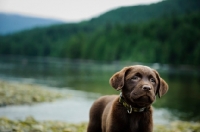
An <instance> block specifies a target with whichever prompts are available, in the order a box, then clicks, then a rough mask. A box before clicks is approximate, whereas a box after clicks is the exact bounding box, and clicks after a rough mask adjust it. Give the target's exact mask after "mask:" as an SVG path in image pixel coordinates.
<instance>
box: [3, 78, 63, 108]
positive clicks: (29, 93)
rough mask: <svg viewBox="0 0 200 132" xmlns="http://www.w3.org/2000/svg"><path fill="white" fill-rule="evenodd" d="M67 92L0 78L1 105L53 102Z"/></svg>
mask: <svg viewBox="0 0 200 132" xmlns="http://www.w3.org/2000/svg"><path fill="white" fill-rule="evenodd" d="M66 96H67V95H66V94H63V93H61V92H58V91H55V90H54V91H53V90H49V89H45V88H44V87H43V88H42V86H39V85H35V84H34V85H33V84H24V83H19V82H7V81H2V80H0V107H3V106H8V105H23V104H29V105H32V104H35V103H39V102H52V101H53V100H56V99H59V98H64V97H66Z"/></svg>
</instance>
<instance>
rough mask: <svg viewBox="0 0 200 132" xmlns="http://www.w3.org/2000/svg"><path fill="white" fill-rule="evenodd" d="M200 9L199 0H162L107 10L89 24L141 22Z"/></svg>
mask: <svg viewBox="0 0 200 132" xmlns="http://www.w3.org/2000/svg"><path fill="white" fill-rule="evenodd" d="M199 10H200V0H163V1H161V2H158V3H154V4H150V5H138V6H129V7H127V6H126V7H121V8H117V9H114V10H111V11H108V12H106V13H104V14H102V15H100V16H99V17H97V18H92V19H91V20H90V21H89V22H90V24H94V25H99V24H128V23H133V22H134V23H141V22H145V21H148V20H152V19H155V18H159V17H162V16H169V15H172V14H173V15H181V14H185V13H190V12H193V11H199Z"/></svg>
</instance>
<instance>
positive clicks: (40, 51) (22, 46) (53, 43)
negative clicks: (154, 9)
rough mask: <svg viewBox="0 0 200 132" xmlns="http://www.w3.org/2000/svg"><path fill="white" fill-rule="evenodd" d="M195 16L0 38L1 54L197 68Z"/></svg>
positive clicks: (199, 48)
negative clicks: (180, 65) (185, 65)
mask: <svg viewBox="0 0 200 132" xmlns="http://www.w3.org/2000/svg"><path fill="white" fill-rule="evenodd" d="M199 16H200V12H193V13H188V14H185V15H171V16H168V17H161V18H157V19H154V20H151V21H149V22H145V23H138V24H136V23H129V24H123V25H121V24H110V23H106V24H105V26H99V27H98V28H96V27H93V26H91V27H89V26H84V23H83V24H80V25H79V27H77V26H76V25H74V24H71V25H70V24H68V25H67V26H66V25H60V26H53V27H50V28H46V29H43V28H41V29H40V28H38V29H34V30H31V32H29V31H24V32H21V33H17V34H14V35H8V36H1V37H0V47H1V48H0V54H1V55H5V54H6V55H8V54H12V55H26V56H53V57H62V58H71V59H92V60H102V61H116V60H118V61H135V62H148V63H167V64H176V65H179V64H188V65H196V66H199V65H200V61H199V60H200V24H199V23H200V17H199ZM66 27H67V28H66ZM69 33H70V35H69Z"/></svg>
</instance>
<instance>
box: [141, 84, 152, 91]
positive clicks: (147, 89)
mask: <svg viewBox="0 0 200 132" xmlns="http://www.w3.org/2000/svg"><path fill="white" fill-rule="evenodd" d="M142 90H145V91H150V90H151V87H150V86H148V85H144V86H143V87H142Z"/></svg>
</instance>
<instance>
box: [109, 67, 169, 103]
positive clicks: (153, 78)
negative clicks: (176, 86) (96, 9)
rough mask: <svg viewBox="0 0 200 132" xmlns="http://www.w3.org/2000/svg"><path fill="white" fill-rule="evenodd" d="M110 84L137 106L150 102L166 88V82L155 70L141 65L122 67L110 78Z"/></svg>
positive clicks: (163, 92) (161, 94)
mask: <svg viewBox="0 0 200 132" xmlns="http://www.w3.org/2000/svg"><path fill="white" fill-rule="evenodd" d="M110 84H111V86H112V87H113V88H115V89H116V90H122V94H123V96H124V98H125V99H126V101H127V102H129V103H131V104H137V105H138V106H147V105H150V104H152V103H153V102H154V100H155V99H156V95H158V96H159V97H161V96H163V95H164V94H165V93H166V92H167V90H168V85H167V83H166V82H165V81H164V80H163V79H162V78H161V77H160V75H159V74H158V72H157V71H156V70H154V69H151V68H150V67H147V66H142V65H135V66H129V67H124V68H123V69H122V70H121V71H119V72H117V73H115V74H114V75H113V76H112V77H111V78H110Z"/></svg>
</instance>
